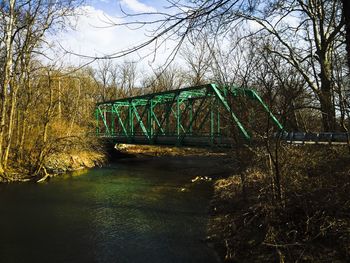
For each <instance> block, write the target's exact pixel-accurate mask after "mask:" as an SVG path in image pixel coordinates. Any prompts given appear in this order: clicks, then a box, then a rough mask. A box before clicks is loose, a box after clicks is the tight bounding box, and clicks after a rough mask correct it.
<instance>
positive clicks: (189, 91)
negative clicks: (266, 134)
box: [96, 84, 283, 146]
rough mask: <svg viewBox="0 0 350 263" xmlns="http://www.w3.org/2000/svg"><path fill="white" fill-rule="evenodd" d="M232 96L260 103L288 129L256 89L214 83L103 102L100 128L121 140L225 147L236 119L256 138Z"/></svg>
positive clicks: (98, 130) (246, 134) (247, 137)
mask: <svg viewBox="0 0 350 263" xmlns="http://www.w3.org/2000/svg"><path fill="white" fill-rule="evenodd" d="M229 97H230V98H232V97H233V98H237V97H247V98H249V99H251V100H253V101H256V102H258V104H259V105H260V106H262V108H263V110H264V111H265V112H266V113H267V114H268V116H269V118H270V119H271V120H272V121H273V123H274V124H275V125H276V126H277V128H278V129H279V130H282V129H283V127H282V125H281V124H280V122H279V121H278V120H277V118H276V117H275V116H274V115H273V114H272V112H271V111H270V110H269V108H268V106H267V105H266V104H265V103H264V102H263V101H262V99H261V98H260V97H259V95H258V94H257V93H256V92H255V91H254V90H252V89H242V88H237V87H219V86H217V85H215V84H208V85H203V86H197V87H189V88H184V89H178V90H170V91H165V92H160V93H153V94H147V95H142V96H137V97H131V98H124V99H119V100H114V101H108V102H103V103H98V104H97V106H96V124H97V126H96V133H97V135H98V136H100V137H110V138H113V139H114V141H115V142H116V143H130V144H160V145H177V146H183V145H185V146H187V145H188V146H211V145H221V146H223V145H229V144H232V143H233V136H232V124H234V125H235V126H236V127H237V128H238V130H239V133H240V134H241V135H242V136H241V137H243V138H244V139H245V140H247V141H250V140H251V134H250V133H249V132H248V131H247V130H246V128H245V127H244V125H243V124H242V122H241V121H240V119H239V118H238V117H237V115H236V114H235V112H234V111H233V110H232V107H231V106H230V103H229V102H230V100H229ZM242 110H244V109H242ZM228 127H231V129H230V128H228Z"/></svg>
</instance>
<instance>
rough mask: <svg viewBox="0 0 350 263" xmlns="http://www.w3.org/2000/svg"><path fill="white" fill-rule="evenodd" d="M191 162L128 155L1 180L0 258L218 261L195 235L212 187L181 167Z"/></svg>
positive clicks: (198, 234) (202, 232) (202, 229)
mask: <svg viewBox="0 0 350 263" xmlns="http://www.w3.org/2000/svg"><path fill="white" fill-rule="evenodd" d="M196 165H197V164H196V161H193V160H192V161H186V160H179V159H176V158H174V159H171V158H170V159H159V160H158V159H154V158H149V159H143V160H131V159H128V160H126V161H121V162H119V163H116V164H113V165H110V166H108V167H105V168H100V169H92V170H90V171H88V172H87V173H85V174H82V175H79V176H74V175H73V176H66V177H61V178H55V179H54V180H51V181H50V182H49V183H45V184H39V185H38V184H13V185H1V186H0V227H1V236H0V255H1V259H0V262H155V263H157V262H181V263H182V262H204V263H205V262H218V259H217V257H216V255H215V253H214V252H213V251H212V250H211V249H209V248H208V247H207V246H206V244H205V243H204V242H203V241H202V240H204V238H205V234H206V233H205V227H206V224H207V219H208V217H207V211H208V203H209V200H210V195H211V194H212V187H211V185H210V184H209V183H204V182H202V183H198V184H190V179H191V178H192V175H191V174H186V173H184V171H185V170H186V169H187V168H193V167H196ZM198 167H203V166H202V165H198ZM184 187H186V191H181V189H183V188H184Z"/></svg>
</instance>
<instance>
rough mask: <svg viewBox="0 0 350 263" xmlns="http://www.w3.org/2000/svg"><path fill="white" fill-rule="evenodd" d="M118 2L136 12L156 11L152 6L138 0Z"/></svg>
mask: <svg viewBox="0 0 350 263" xmlns="http://www.w3.org/2000/svg"><path fill="white" fill-rule="evenodd" d="M120 3H121V4H122V5H124V6H126V7H127V8H129V9H130V10H131V11H133V12H136V13H150V12H156V11H157V10H156V9H155V8H154V7H152V6H149V5H146V4H144V3H141V2H140V1H138V0H121V1H120Z"/></svg>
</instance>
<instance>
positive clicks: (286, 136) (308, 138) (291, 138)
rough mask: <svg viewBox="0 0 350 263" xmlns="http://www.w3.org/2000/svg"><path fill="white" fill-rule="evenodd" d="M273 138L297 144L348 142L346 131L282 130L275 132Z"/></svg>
mask: <svg viewBox="0 0 350 263" xmlns="http://www.w3.org/2000/svg"><path fill="white" fill-rule="evenodd" d="M274 136H275V138H277V137H279V138H280V139H281V140H283V141H286V142H288V143H299V144H346V143H348V138H349V137H350V134H349V133H346V132H320V133H310V132H282V133H275V134H274Z"/></svg>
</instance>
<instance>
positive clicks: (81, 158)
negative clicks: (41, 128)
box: [0, 149, 110, 183]
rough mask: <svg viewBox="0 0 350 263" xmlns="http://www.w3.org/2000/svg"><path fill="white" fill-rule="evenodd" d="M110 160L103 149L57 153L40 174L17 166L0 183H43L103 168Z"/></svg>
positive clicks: (0, 178) (2, 177) (47, 161)
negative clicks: (79, 172) (84, 170)
mask: <svg viewBox="0 0 350 263" xmlns="http://www.w3.org/2000/svg"><path fill="white" fill-rule="evenodd" d="M109 159H110V157H109V155H108V154H107V153H106V152H105V151H103V150H102V149H100V150H80V151H78V150H76V151H70V152H63V153H55V154H52V155H50V157H49V158H47V159H46V160H45V163H44V165H43V169H42V172H41V173H40V174H36V175H35V174H33V172H31V171H30V168H26V167H25V166H17V167H14V168H13V169H11V170H9V171H8V172H7V174H6V175H5V176H1V177H0V183H15V182H43V181H45V180H48V179H50V178H52V177H55V176H59V175H60V174H65V173H69V172H73V171H78V170H82V169H89V168H93V167H96V166H103V165H105V164H107V163H108V161H109Z"/></svg>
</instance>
